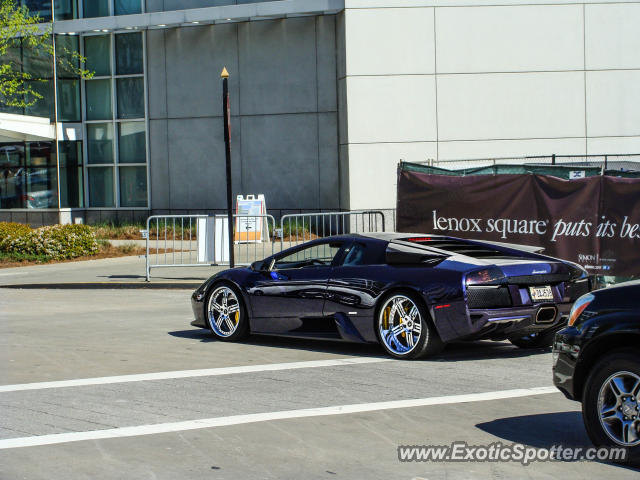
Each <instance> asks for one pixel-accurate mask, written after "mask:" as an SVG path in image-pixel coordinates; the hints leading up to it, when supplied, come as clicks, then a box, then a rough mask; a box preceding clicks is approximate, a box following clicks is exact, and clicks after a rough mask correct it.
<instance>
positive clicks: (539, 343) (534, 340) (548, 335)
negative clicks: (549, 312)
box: [509, 330, 556, 349]
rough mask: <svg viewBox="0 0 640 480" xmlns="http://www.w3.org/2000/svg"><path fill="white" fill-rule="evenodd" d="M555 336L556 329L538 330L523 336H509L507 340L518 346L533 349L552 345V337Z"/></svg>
mask: <svg viewBox="0 0 640 480" xmlns="http://www.w3.org/2000/svg"><path fill="white" fill-rule="evenodd" d="M555 336H556V331H555V330H553V331H551V332H548V331H547V332H544V331H543V332H540V333H535V334H531V335H526V336H524V337H511V338H509V341H510V342H511V343H512V344H513V345H515V346H516V347H518V348H525V349H530V348H531V349H533V348H548V347H550V346H551V345H553V339H554V338H555Z"/></svg>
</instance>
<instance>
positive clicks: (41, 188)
mask: <svg viewBox="0 0 640 480" xmlns="http://www.w3.org/2000/svg"><path fill="white" fill-rule="evenodd" d="M26 171H27V174H26V187H27V188H26V193H25V198H24V202H25V208H56V207H57V206H58V188H57V181H58V178H57V171H56V169H55V168H51V167H49V168H47V167H42V168H27V169H26Z"/></svg>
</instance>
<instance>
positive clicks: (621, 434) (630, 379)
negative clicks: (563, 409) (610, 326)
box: [582, 350, 640, 462]
mask: <svg viewBox="0 0 640 480" xmlns="http://www.w3.org/2000/svg"><path fill="white" fill-rule="evenodd" d="M638 395H640V353H638V352H635V351H631V350H621V351H618V352H614V353H611V354H609V355H607V356H606V357H604V358H603V359H601V360H600V361H599V362H598V363H597V364H596V365H595V366H594V367H593V369H592V370H591V374H590V375H589V377H588V379H587V382H586V383H585V387H584V393H583V398H582V413H583V417H584V424H585V427H586V429H587V433H588V434H589V437H590V438H591V441H593V443H594V444H595V445H597V446H605V447H626V448H627V449H628V451H629V455H630V459H631V460H632V461H634V462H637V461H638V460H639V459H640V398H639V397H638Z"/></svg>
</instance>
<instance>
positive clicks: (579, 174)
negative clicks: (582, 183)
mask: <svg viewBox="0 0 640 480" xmlns="http://www.w3.org/2000/svg"><path fill="white" fill-rule="evenodd" d="M586 176H587V175H586V173H585V171H584V170H571V171H570V172H569V180H575V179H577V178H585V177H586Z"/></svg>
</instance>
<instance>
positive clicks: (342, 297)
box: [191, 233, 590, 359]
mask: <svg viewBox="0 0 640 480" xmlns="http://www.w3.org/2000/svg"><path fill="white" fill-rule="evenodd" d="M539 251H540V249H538V248H535V247H529V246H518V245H510V244H503V243H495V242H486V241H475V240H463V239H460V238H453V237H446V236H438V235H429V234H409V233H372V234H352V235H341V236H332V237H326V238H322V239H317V240H313V241H310V242H306V243H304V244H301V245H297V246H295V247H292V248H289V249H287V250H283V251H282V252H279V253H276V254H274V255H272V256H270V257H268V258H265V259H264V260H261V261H257V262H255V263H253V264H252V265H251V266H250V267H246V268H233V269H228V270H225V271H222V272H220V273H217V274H216V275H214V276H212V277H211V278H209V279H208V280H207V281H205V282H204V283H203V284H202V285H201V286H200V287H199V288H198V289H197V290H196V291H195V292H194V293H193V295H192V299H191V300H192V306H193V311H194V314H195V320H194V321H193V322H192V323H191V324H192V325H193V326H197V327H202V328H207V329H209V330H211V332H212V334H213V335H214V336H215V337H216V338H218V339H220V340H225V341H234V340H239V339H241V338H243V337H244V336H246V335H248V334H249V333H259V334H268V335H286V336H290V337H300V338H321V339H334V340H342V341H349V342H379V343H380V344H381V345H382V347H383V348H384V349H385V350H386V351H387V352H388V353H389V354H390V355H391V356H393V357H396V358H406V359H409V358H417V357H420V356H423V355H427V354H435V353H437V352H439V351H440V350H441V349H442V348H443V346H444V345H445V344H446V343H448V342H452V341H461V340H478V339H491V340H505V339H508V340H510V341H511V342H512V343H513V344H514V345H516V346H518V347H521V348H539V347H546V346H550V345H551V344H552V342H553V336H554V334H555V332H556V331H557V330H559V329H561V328H562V327H564V326H565V325H566V321H567V316H568V314H569V311H570V309H571V305H572V303H573V301H574V300H576V299H577V298H578V297H580V296H581V295H583V294H584V293H587V292H588V291H589V289H590V287H589V278H588V276H587V273H586V271H585V270H584V269H583V268H582V267H580V266H578V265H576V264H574V263H571V262H567V261H564V260H559V259H557V258H552V257H548V256H545V255H542V254H540V253H538V252H539Z"/></svg>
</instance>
